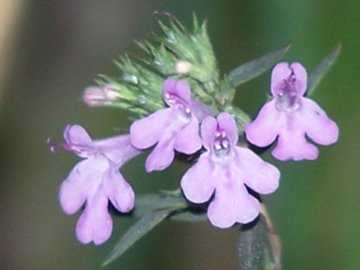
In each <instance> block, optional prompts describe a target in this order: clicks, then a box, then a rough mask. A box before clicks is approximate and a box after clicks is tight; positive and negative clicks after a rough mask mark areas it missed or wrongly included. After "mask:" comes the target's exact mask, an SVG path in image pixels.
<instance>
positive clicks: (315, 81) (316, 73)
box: [307, 44, 341, 96]
mask: <svg viewBox="0 0 360 270" xmlns="http://www.w3.org/2000/svg"><path fill="white" fill-rule="evenodd" d="M340 51H341V44H339V45H338V46H337V47H336V48H335V49H334V50H332V51H331V52H330V53H329V54H328V55H327V56H326V57H325V58H324V59H323V60H322V61H321V62H320V64H319V65H318V66H317V67H316V68H315V69H314V70H313V72H312V73H311V74H310V76H309V79H308V91H307V95H308V96H310V95H311V94H312V93H313V92H314V90H315V89H316V87H317V86H318V85H319V83H320V81H321V79H322V78H323V77H324V75H325V74H326V73H327V72H328V71H329V69H330V68H331V67H332V65H333V64H334V63H335V60H336V59H337V57H338V56H339V53H340Z"/></svg>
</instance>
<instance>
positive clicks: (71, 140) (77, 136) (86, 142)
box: [64, 125, 92, 147]
mask: <svg viewBox="0 0 360 270" xmlns="http://www.w3.org/2000/svg"><path fill="white" fill-rule="evenodd" d="M64 138H65V141H66V142H67V143H68V144H72V145H76V146H88V147H91V146H92V139H91V137H90V135H89V133H87V131H86V130H85V129H84V128H83V127H81V126H79V125H68V126H67V127H66V128H65V131H64Z"/></svg>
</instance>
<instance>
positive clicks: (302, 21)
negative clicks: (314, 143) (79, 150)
mask: <svg viewBox="0 0 360 270" xmlns="http://www.w3.org/2000/svg"><path fill="white" fill-rule="evenodd" d="M0 10H1V11H0V12H1V13H0V15H1V16H0V26H1V27H0V123H1V128H0V142H1V143H0V157H1V162H0V170H1V177H0V179H1V187H0V213H1V215H0V221H1V222H0V269H4V270H5V269H6V270H7V269H9V270H17V269H28V270H37V269H54V270H56V269H69V270H71V269H78V270H80V269H100V264H101V262H102V260H103V259H104V257H105V256H106V255H107V254H108V252H109V251H110V249H111V248H112V246H113V245H114V244H115V243H116V241H117V240H118V238H119V237H120V236H121V234H122V233H123V232H124V231H125V230H126V228H128V227H129V226H130V225H131V224H132V222H134V220H131V219H117V220H116V221H115V229H114V232H113V236H112V238H111V240H110V241H108V242H107V243H106V244H104V245H102V246H100V247H95V246H93V245H88V246H83V245H81V244H79V243H78V242H77V241H76V239H75V235H74V227H75V223H76V219H77V216H76V215H74V216H67V215H65V214H64V213H63V212H62V211H61V209H60V206H59V203H58V200H57V193H58V188H59V185H60V183H61V181H62V180H63V178H64V177H65V176H66V175H67V173H68V171H69V170H70V168H71V167H72V165H73V164H74V163H75V162H76V160H77V158H76V157H74V156H73V155H71V154H69V153H62V152H61V153H58V154H56V155H52V154H51V153H50V152H49V149H48V146H47V145H46V140H47V138H48V137H51V138H52V139H53V140H58V141H59V140H61V139H62V131H63V128H64V126H65V125H66V124H67V123H79V124H81V125H84V126H85V127H86V128H87V129H88V130H90V131H91V132H92V135H93V136H94V137H99V138H100V137H106V136H110V135H113V134H115V133H116V132H118V131H119V129H123V128H126V127H127V126H128V123H129V122H128V119H127V115H126V113H124V112H121V111H117V110H113V109H90V108H87V107H86V106H85V105H84V104H83V103H82V102H81V100H80V97H81V93H82V90H83V89H84V88H85V87H86V86H88V85H91V84H93V78H94V77H95V76H96V74H99V73H102V74H109V75H115V74H116V72H117V70H116V68H115V66H114V65H113V64H112V60H113V59H116V58H117V57H118V55H120V54H122V53H125V52H128V53H130V54H135V53H137V52H138V51H139V50H138V49H137V48H136V46H135V45H134V42H133V41H134V40H142V39H144V38H148V37H149V36H150V33H151V32H152V31H158V27H157V20H158V19H159V17H157V16H153V15H152V13H153V11H155V10H159V11H163V10H165V11H169V12H171V13H173V14H175V15H176V16H177V17H178V18H179V19H180V20H181V21H183V22H184V23H185V24H186V25H188V26H190V25H191V16H192V12H196V13H197V15H198V17H199V18H200V19H207V21H208V29H209V34H210V37H211V40H212V42H213V46H214V49H215V51H216V54H217V57H218V62H219V67H220V69H221V70H222V71H223V72H228V71H230V70H231V69H232V68H234V67H236V66H237V65H239V64H240V63H243V62H245V61H248V60H251V59H252V58H255V57H257V56H260V55H262V54H264V53H267V52H269V51H272V50H275V49H278V48H280V47H283V46H285V45H287V44H292V48H291V51H290V53H289V54H288V55H287V56H286V59H287V60H289V61H295V60H296V61H301V62H302V63H303V64H304V65H305V66H306V67H307V68H308V70H312V69H313V68H314V67H315V66H316V64H317V63H318V62H319V61H320V59H322V57H324V56H325V55H326V54H327V53H328V52H330V51H331V50H332V49H333V48H334V47H335V46H336V45H337V44H338V43H339V42H342V44H343V50H342V53H341V56H340V58H339V59H338V61H337V63H336V65H335V66H334V67H333V68H332V70H331V71H330V72H329V74H328V75H327V76H326V77H325V79H324V80H323V81H322V83H321V84H320V86H319V88H318V89H317V91H316V92H315V94H314V96H313V98H314V99H315V100H316V101H317V102H318V103H319V104H320V105H321V106H322V107H323V108H324V109H325V110H326V111H327V112H328V114H329V115H330V116H331V117H332V118H333V119H335V120H336V121H337V123H338V124H339V126H340V128H341V135H340V139H339V142H338V143H337V144H336V145H334V146H331V147H327V148H321V154H320V157H319V159H318V160H316V161H313V162H299V163H294V162H287V163H280V162H277V161H275V160H274V159H273V158H272V157H270V156H269V155H267V156H265V159H267V160H268V161H270V162H273V163H275V164H277V165H278V166H279V168H280V169H281V171H282V179H281V186H280V188H279V190H278V191H277V192H276V193H275V194H272V195H271V196H268V197H267V198H266V203H267V205H268V208H269V211H270V213H271V216H272V218H273V220H274V223H275V226H276V229H277V231H278V233H279V234H280V236H281V239H282V244H283V268H284V269H292V270H296V269H301V270H303V269H316V270H318V269H326V270H330V269H360V256H359V252H360V225H359V224H360V211H359V210H360V196H359V194H360V193H359V191H360V181H359V175H360V166H359V165H360V164H359V160H360V154H359V153H360V147H359V146H360V144H359V136H360V125H359V117H360V106H359V103H358V101H359V100H360V76H359V71H360V61H359V60H360V58H359V55H360V50H359V48H360V20H359V18H360V2H359V1H356V0H344V1H336V0H317V1H313V0H302V1H297V0H287V1H283V0H274V1H268V0H257V1H242V0H232V1H230V0H229V1H219V0H212V1H190V0H182V1H173V0H163V1H160V0H159V1H155V0H148V1H146V0H137V1H131V0H118V1H116V0H106V1H100V0H88V1H80V0H78V1H35V0H13V1H1V2H0ZM269 75H270V74H269V72H267V73H265V74H264V75H262V76H261V77H259V78H257V79H256V80H254V81H251V82H249V83H247V84H245V85H243V86H242V87H241V88H239V89H238V93H237V104H238V105H239V106H240V107H242V108H243V109H244V110H246V111H247V112H249V113H250V114H251V115H252V116H255V114H256V112H257V111H258V109H259V108H260V106H261V105H262V103H263V102H264V101H265V97H266V93H267V91H268V87H269ZM143 161H144V158H143V157H140V158H138V159H137V160H136V161H135V162H132V163H131V164H129V165H128V166H126V167H125V171H126V175H127V176H128V178H129V179H132V184H133V186H135V188H136V189H137V190H138V191H139V192H150V191H155V190H157V188H159V187H161V188H174V187H176V186H177V184H178V181H179V180H178V179H179V178H180V176H181V173H182V172H183V170H184V167H183V166H182V165H181V164H176V165H175V166H173V167H172V168H171V169H169V170H167V171H166V172H165V173H164V174H160V173H154V174H152V175H151V176H147V175H146V173H145V172H144V169H143V165H142V162H143ZM237 233H238V228H233V229H230V230H225V231H222V230H218V229H215V228H213V227H211V226H210V225H209V224H208V223H202V224H187V223H175V222H171V221H169V222H165V223H164V224H162V225H160V226H159V227H158V228H156V229H155V230H154V231H153V232H152V233H151V234H149V235H148V236H146V237H145V238H144V239H143V240H142V241H141V242H139V243H137V244H136V245H135V246H134V247H133V248H131V249H130V250H129V251H128V252H127V253H126V254H125V255H124V256H123V257H121V258H120V259H119V260H118V261H116V262H115V263H114V264H112V265H110V266H109V267H107V268H105V269H134V270H137V269H139V270H140V269H196V270H203V269H204V270H205V269H214V270H215V269H237V258H236V237H237Z"/></svg>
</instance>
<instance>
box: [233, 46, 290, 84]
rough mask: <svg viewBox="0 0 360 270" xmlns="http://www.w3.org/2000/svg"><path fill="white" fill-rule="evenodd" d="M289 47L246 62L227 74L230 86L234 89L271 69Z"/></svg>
mask: <svg viewBox="0 0 360 270" xmlns="http://www.w3.org/2000/svg"><path fill="white" fill-rule="evenodd" d="M289 49H290V45H289V46H286V47H284V48H281V49H279V50H277V51H274V52H271V53H268V54H266V55H264V56H262V57H260V58H257V59H255V60H252V61H250V62H247V63H245V64H243V65H241V66H239V67H237V68H235V69H233V70H232V71H231V72H230V73H229V81H230V84H231V85H232V86H234V87H236V86H239V85H240V84H243V83H244V82H247V81H249V80H251V79H253V78H255V77H257V76H259V75H261V74H262V73H264V72H265V71H266V70H268V69H269V68H271V67H272V66H273V65H275V64H276V63H277V62H279V61H280V60H281V58H282V57H283V56H284V55H285V54H286V53H287V52H288V51H289Z"/></svg>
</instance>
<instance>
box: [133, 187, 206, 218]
mask: <svg viewBox="0 0 360 270" xmlns="http://www.w3.org/2000/svg"><path fill="white" fill-rule="evenodd" d="M178 192H179V191H178V190H175V191H163V194H161V193H160V194H142V195H137V196H136V204H135V205H136V206H135V209H134V211H133V212H132V215H133V216H134V217H137V218H141V217H143V216H145V215H146V214H147V213H149V212H153V211H156V210H162V209H164V208H172V207H174V206H179V208H181V209H182V210H181V211H178V212H173V213H171V216H170V219H171V220H174V221H185V222H199V221H204V220H206V219H207V217H206V213H204V211H202V209H201V208H200V207H199V208H195V207H192V208H188V206H189V205H188V204H187V202H186V201H185V199H184V198H183V197H182V195H181V194H178ZM166 195H167V196H166ZM178 195H179V196H178ZM165 198H166V200H165Z"/></svg>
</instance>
